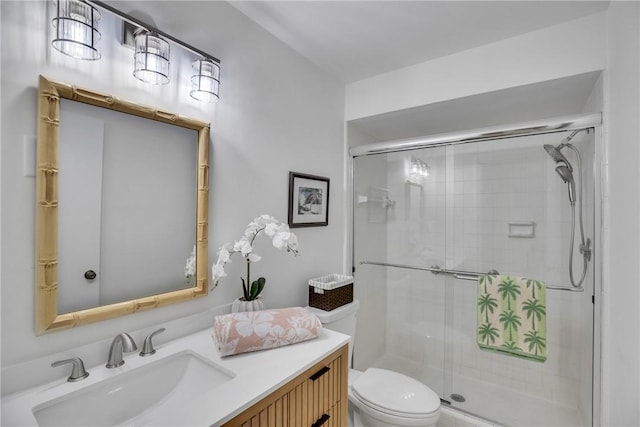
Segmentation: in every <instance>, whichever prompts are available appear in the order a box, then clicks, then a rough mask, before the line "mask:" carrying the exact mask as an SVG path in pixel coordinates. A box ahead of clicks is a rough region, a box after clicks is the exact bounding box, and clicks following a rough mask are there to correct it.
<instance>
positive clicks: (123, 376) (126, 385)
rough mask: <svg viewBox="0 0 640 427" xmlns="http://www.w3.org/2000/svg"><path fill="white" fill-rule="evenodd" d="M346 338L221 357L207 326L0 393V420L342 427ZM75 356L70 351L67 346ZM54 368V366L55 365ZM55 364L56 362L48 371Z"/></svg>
mask: <svg viewBox="0 0 640 427" xmlns="http://www.w3.org/2000/svg"><path fill="white" fill-rule="evenodd" d="M348 341H349V337H348V336H347V335H344V334H340V333H338V332H334V331H330V330H326V329H325V330H323V331H322V332H321V334H320V336H319V337H318V338H317V339H313V340H310V341H306V342H303V343H299V344H295V345H290V346H286V347H279V348H275V349H271V350H265V351H257V352H252V353H245V354H240V355H235V356H230V357H225V358H221V357H220V356H219V354H218V351H217V349H216V348H215V343H214V341H213V338H212V336H211V328H207V329H204V330H201V331H199V332H196V333H194V334H191V335H188V336H185V337H182V338H179V339H176V340H173V341H171V342H168V343H165V344H160V345H158V346H156V350H157V352H156V353H155V354H154V355H153V356H150V357H140V356H139V355H138V353H137V352H136V353H129V354H127V355H126V356H125V357H124V360H125V364H124V365H122V366H120V367H118V368H113V369H107V368H106V367H105V366H104V365H103V364H101V365H98V366H93V367H88V369H87V371H88V372H89V374H90V375H89V377H87V378H86V379H84V380H82V381H78V382H67V381H66V375H65V376H64V377H61V378H59V379H58V380H56V381H53V382H50V383H47V384H42V385H39V386H36V387H32V388H30V389H27V390H24V391H22V392H19V393H15V394H13V395H9V396H5V397H3V399H2V423H1V424H2V425H12V426H18V425H23V426H36V425H37V426H47V425H126V426H143V425H174V426H175V425H180V426H189V425H198V426H205V425H206V426H211V425H213V426H225V427H226V426H256V425H257V426H287V425H289V426H316V427H319V426H320V425H323V426H346V425H347V423H346V419H347V367H348V360H347V359H348V356H347V354H348V353H347V345H348ZM70 353H72V351H70ZM52 369H54V368H52ZM55 369H62V368H55Z"/></svg>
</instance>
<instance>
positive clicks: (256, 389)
mask: <svg viewBox="0 0 640 427" xmlns="http://www.w3.org/2000/svg"><path fill="white" fill-rule="evenodd" d="M211 333H212V329H211V328H207V329H204V330H202V331H199V332H196V333H194V334H191V335H187V336H185V337H182V338H178V339H176V340H174V341H171V342H168V343H165V344H163V345H159V346H157V347H156V350H157V353H156V354H154V355H153V356H151V357H140V356H138V354H137V352H136V353H131V354H127V355H125V358H124V360H125V364H124V365H123V366H121V367H119V368H115V369H107V368H105V367H104V365H99V366H93V367H89V368H88V369H87V371H88V372H89V373H90V375H89V377H88V378H86V379H85V380H82V381H79V382H75V383H70V382H67V381H66V377H65V378H61V379H59V380H56V381H53V382H50V383H47V384H44V385H40V386H37V387H33V388H31V389H28V390H25V391H22V392H20V393H15V394H12V395H9V396H6V397H4V398H3V399H2V425H3V426H18V425H24V426H36V425H37V421H36V419H35V417H34V415H33V408H34V407H37V406H38V405H41V404H43V403H45V402H49V401H51V400H52V399H58V398H60V397H61V396H64V395H66V394H69V393H71V392H77V391H78V390H82V389H85V388H88V387H91V386H93V385H96V384H98V383H100V382H101V381H104V380H105V379H110V378H114V377H115V376H118V375H126V373H127V372H130V371H132V370H134V369H136V368H139V367H141V366H145V365H148V364H150V363H153V362H156V361H159V360H161V359H163V358H167V357H169V356H172V355H175V354H176V353H180V352H184V351H185V350H189V351H191V352H193V353H196V354H197V355H199V356H201V357H203V358H204V359H207V360H209V361H211V362H213V363H214V364H216V365H218V366H219V367H221V368H222V369H224V370H226V371H228V372H229V373H230V374H232V376H233V378H232V379H231V380H229V381H227V382H225V383H223V384H221V385H219V386H216V387H214V388H212V389H209V390H207V391H206V392H205V393H201V394H200V395H195V396H193V397H191V398H190V400H189V401H187V402H185V403H184V404H183V405H182V406H181V410H180V411H175V412H172V413H167V412H166V411H163V413H162V419H160V420H158V419H153V422H152V424H154V425H167V426H168V425H173V426H188V425H198V426H205V425H214V426H218V425H220V424H222V423H224V422H226V421H229V420H230V419H231V418H233V417H234V416H236V415H238V414H239V413H241V412H242V411H244V410H245V409H247V408H248V407H250V406H251V405H253V404H254V403H256V402H258V401H260V400H261V399H262V398H264V397H266V396H267V395H268V394H270V393H271V392H273V391H275V390H277V389H278V388H279V387H281V386H282V385H284V384H285V383H287V382H288V381H290V380H292V379H293V378H295V377H296V376H297V375H299V374H300V373H302V372H303V371H305V370H306V369H308V368H310V367H311V366H313V365H314V364H315V363H317V362H318V361H320V360H322V359H323V358H324V357H326V356H327V355H328V354H330V353H332V352H333V351H335V350H337V349H338V348H340V347H341V346H342V345H344V344H345V343H347V342H348V341H349V337H348V336H347V335H344V334H341V333H338V332H334V331H330V330H326V329H323V330H322V332H321V333H320V336H319V337H318V338H316V339H313V340H310V341H305V342H303V343H299V344H294V345H289V346H286V347H279V348H275V349H271V350H263V351H257V352H252V353H245V354H239V355H235V356H229V357H225V358H221V357H220V356H219V354H218V351H217V349H216V347H215V343H214V341H213V338H212V336H211ZM80 410H81V409H80ZM146 421H147V422H148V421H149V419H147V420H146ZM125 425H144V423H142V424H139V423H137V422H135V421H134V422H131V423H126V424H125Z"/></svg>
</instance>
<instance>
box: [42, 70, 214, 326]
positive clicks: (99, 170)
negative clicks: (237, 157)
mask: <svg viewBox="0 0 640 427" xmlns="http://www.w3.org/2000/svg"><path fill="white" fill-rule="evenodd" d="M38 117H39V121H38V149H37V169H38V172H37V181H36V187H37V188H36V192H37V205H36V237H37V239H36V332H37V333H42V332H47V331H50V330H56V329H61V328H67V327H73V326H79V325H82V324H85V323H90V322H95V321H98V320H102V319H107V318H110V317H115V316H119V315H123V314H129V313H133V312H136V311H139V310H144V309H148V308H155V307H158V306H161V305H165V304H169V303H173V302H179V301H185V300H190V299H193V298H195V297H198V296H203V295H206V292H207V271H208V267H207V263H208V259H207V255H208V254H207V232H208V222H207V216H208V210H207V207H208V168H209V165H208V147H209V125H208V124H207V123H204V122H200V121H198V120H193V119H188V118H185V117H182V116H178V115H175V114H171V113H167V112H163V111H159V110H156V109H154V108H153V107H147V106H141V105H137V104H133V103H131V102H127V101H122V100H119V99H118V98H115V97H113V96H110V95H103V94H100V93H97V92H93V91H91V90H88V89H81V88H77V87H74V86H71V85H67V84H64V83H60V82H54V81H50V80H48V79H46V78H44V77H41V78H40V90H39V102H38Z"/></svg>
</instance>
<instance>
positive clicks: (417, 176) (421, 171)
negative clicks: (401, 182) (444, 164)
mask: <svg viewBox="0 0 640 427" xmlns="http://www.w3.org/2000/svg"><path fill="white" fill-rule="evenodd" d="M429 172H430V171H429V165H428V164H427V163H426V162H425V161H423V160H420V159H417V158H415V157H414V158H412V159H411V164H410V165H409V177H408V178H407V179H408V180H409V181H411V182H414V183H419V182H420V181H421V180H422V179H424V178H428V177H429Z"/></svg>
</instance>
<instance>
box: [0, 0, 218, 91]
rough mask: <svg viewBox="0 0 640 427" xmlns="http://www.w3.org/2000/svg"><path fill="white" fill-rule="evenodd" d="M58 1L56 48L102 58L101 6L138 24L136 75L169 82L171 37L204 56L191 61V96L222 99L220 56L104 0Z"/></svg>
mask: <svg viewBox="0 0 640 427" xmlns="http://www.w3.org/2000/svg"><path fill="white" fill-rule="evenodd" d="M0 1H1V0H0ZM55 3H56V11H55V15H56V16H55V18H53V20H52V24H53V27H54V28H55V30H56V31H55V36H54V38H53V40H52V41H51V45H52V46H53V47H54V48H55V49H56V50H59V51H60V52H62V53H64V54H65V55H69V56H72V57H74V58H79V59H91V60H96V59H100V57H101V54H100V52H99V51H98V49H97V48H96V43H97V41H98V40H100V32H99V31H98V29H97V24H98V21H99V20H100V18H101V15H100V12H98V9H96V8H100V9H101V10H106V11H107V12H110V13H112V14H114V15H116V16H118V17H119V18H120V19H122V21H123V22H126V23H128V24H130V25H131V26H133V27H134V28H137V30H135V32H133V36H134V42H133V48H134V51H135V53H134V69H133V76H134V77H135V78H137V79H138V80H141V81H143V82H146V83H151V84H155V85H164V84H167V83H169V53H170V49H169V42H168V41H170V42H172V43H175V44H177V45H178V46H179V47H181V48H183V49H185V50H187V51H189V52H191V53H194V54H196V55H198V56H199V57H201V58H204V59H199V60H197V61H195V62H194V63H193V64H192V66H193V69H194V70H195V74H194V75H193V76H192V77H191V92H189V94H190V95H191V97H192V98H194V99H197V100H198V101H203V102H215V101H217V100H218V99H219V97H220V95H219V88H220V60H219V59H217V58H215V57H214V56H212V55H210V54H208V53H206V52H203V51H202V50H200V49H198V48H195V47H193V46H191V45H189V44H187V43H185V42H183V41H182V40H179V39H177V38H175V37H173V36H171V35H170V34H167V33H165V32H163V31H161V30H159V29H157V28H154V27H152V26H150V25H147V24H146V23H144V22H142V21H140V20H138V19H136V18H134V17H132V16H130V15H127V14H126V13H124V12H121V11H119V10H118V9H116V8H114V7H112V6H110V5H108V4H106V3H104V2H102V1H98V0H55ZM125 31H126V28H125ZM129 34H130V33H129ZM167 40H168V41H167Z"/></svg>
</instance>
